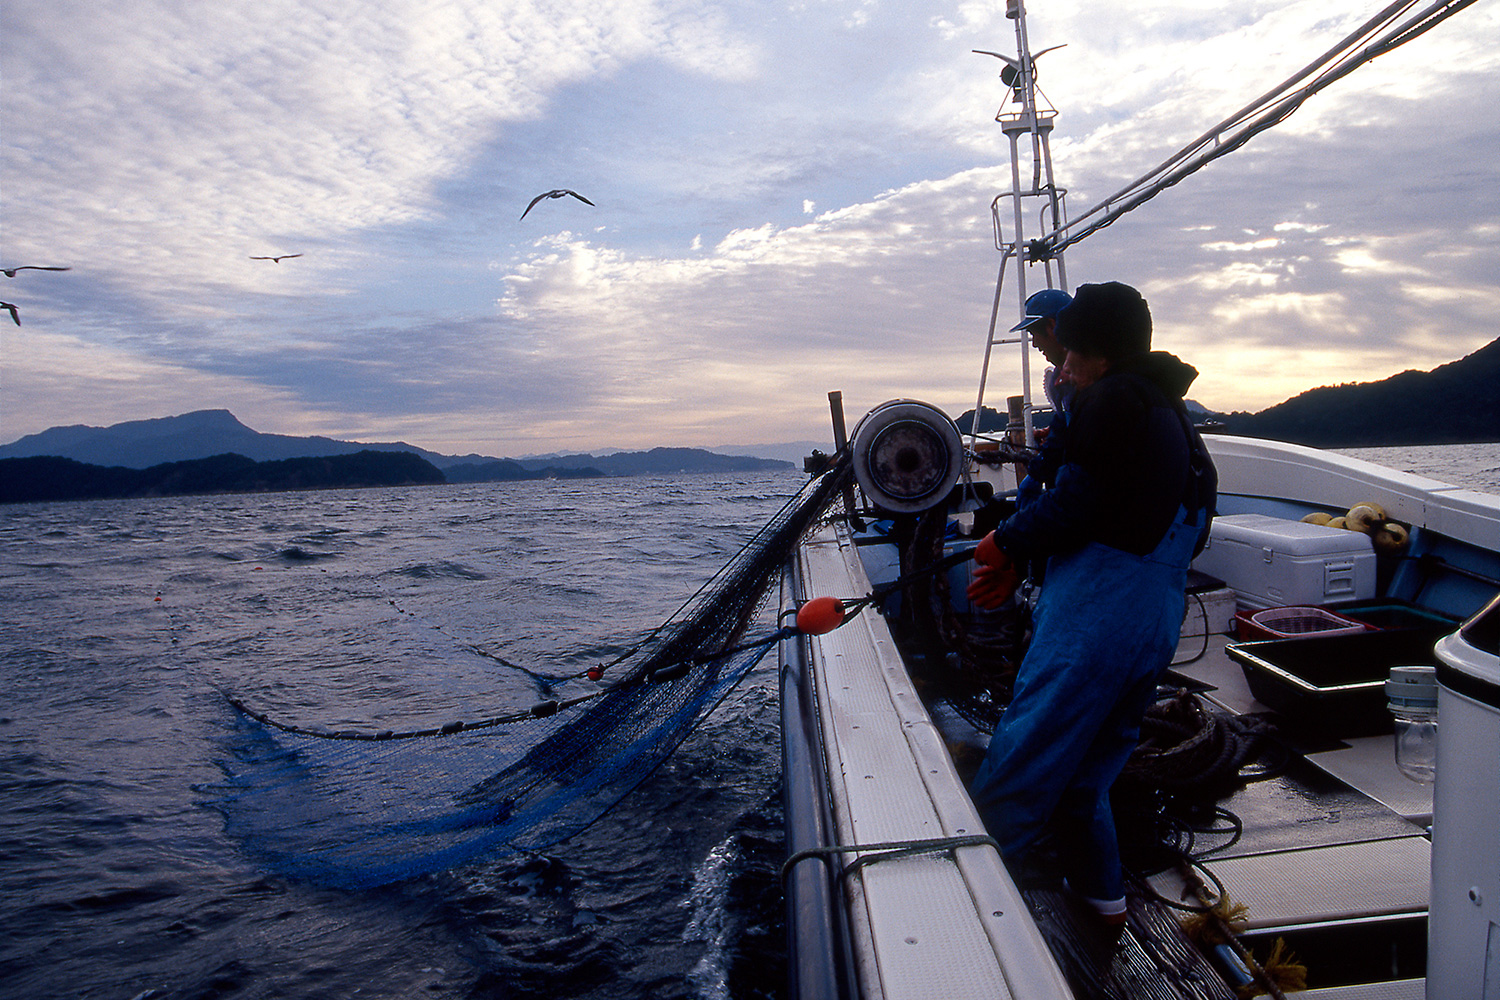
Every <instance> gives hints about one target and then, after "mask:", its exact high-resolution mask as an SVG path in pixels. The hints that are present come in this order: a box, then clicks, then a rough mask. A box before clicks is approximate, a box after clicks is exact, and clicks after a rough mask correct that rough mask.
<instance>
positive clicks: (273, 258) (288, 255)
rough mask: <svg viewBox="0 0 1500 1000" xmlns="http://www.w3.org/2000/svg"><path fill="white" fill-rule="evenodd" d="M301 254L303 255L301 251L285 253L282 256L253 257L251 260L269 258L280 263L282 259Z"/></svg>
mask: <svg viewBox="0 0 1500 1000" xmlns="http://www.w3.org/2000/svg"><path fill="white" fill-rule="evenodd" d="M301 256H302V255H301V254H300V253H284V254H282V255H281V256H280V257H251V258H250V259H251V260H269V261H271V262H273V263H276V264H280V263H281V262H282V261H284V260H287V259H288V258H291V257H301Z"/></svg>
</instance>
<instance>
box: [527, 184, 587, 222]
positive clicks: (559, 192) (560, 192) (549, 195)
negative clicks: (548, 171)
mask: <svg viewBox="0 0 1500 1000" xmlns="http://www.w3.org/2000/svg"><path fill="white" fill-rule="evenodd" d="M565 194H570V195H572V196H573V197H575V198H577V199H578V200H579V201H581V202H583V203H584V204H585V205H592V204H593V202H591V201H589V200H588V199H587V198H585V197H584V196H583V195H581V194H579V193H578V192H577V191H569V190H567V189H566V188H558V189H557V190H556V191H548V192H546V193H545V194H539V195H537V196H536V197H535V198H533V199H531V204H530V205H527V206H526V212H529V211H531V210H532V209H533V208H536V203H537V202H539V201H541V200H542V199H543V198H561V197H562V196H563V195H565ZM526 212H522V213H521V218H523V219H524V218H526Z"/></svg>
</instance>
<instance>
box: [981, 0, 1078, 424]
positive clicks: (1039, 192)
mask: <svg viewBox="0 0 1500 1000" xmlns="http://www.w3.org/2000/svg"><path fill="white" fill-rule="evenodd" d="M1005 16H1006V17H1008V18H1010V19H1011V20H1013V21H1015V24H1016V53H1017V58H1016V59H1011V58H1009V57H1008V56H1002V55H1000V54H999V53H998V52H983V51H982V50H979V49H975V50H974V51H975V52H979V53H980V54H981V55H990V56H995V57H996V58H998V59H1000V60H1002V61H1003V62H1004V63H1005V68H1004V69H1003V70H1002V71H1001V73H1000V79H1001V80H1002V81H1004V82H1005V83H1006V84H1007V85H1008V86H1009V87H1010V95H1009V96H1008V97H1007V98H1006V101H1005V103H1003V104H1002V105H1001V107H1000V110H999V111H997V112H996V113H995V121H997V122H999V123H1000V130H1001V131H1002V132H1003V133H1004V134H1005V136H1006V138H1007V139H1009V140H1010V179H1011V190H1010V193H1009V194H1008V195H1007V194H1000V195H997V196H996V197H995V200H994V201H993V202H991V203H990V213H991V215H992V216H993V217H994V222H995V248H996V249H997V250H999V251H1000V252H1001V254H1002V255H1003V256H1002V257H1001V259H1000V273H999V276H998V278H997V279H996V282H995V301H994V304H993V306H992V307H991V308H990V326H989V333H988V335H987V336H986V338H985V346H984V364H983V365H982V366H981V368H980V373H979V396H978V399H977V400H976V402H975V403H974V423H973V426H972V427H971V428H970V434H969V440H970V444H971V446H972V445H973V443H974V442H975V441H976V440H977V439H978V436H979V420H980V415H981V414H982V413H983V412H984V390H985V383H986V382H987V381H988V378H989V370H990V355H991V352H992V351H993V350H994V348H995V346H996V345H998V344H1020V345H1021V395H1022V407H1021V419H1022V425H1023V427H1024V431H1025V443H1026V445H1027V446H1028V447H1032V446H1035V444H1036V435H1035V432H1034V428H1033V425H1032V411H1033V410H1034V409H1035V407H1034V406H1033V405H1032V401H1031V336H1030V331H1029V330H1025V329H1022V330H1019V331H1017V333H1018V334H1019V336H1016V337H1011V336H1008V335H1006V336H1001V337H996V331H997V327H998V326H999V325H1000V324H999V316H1000V298H1001V294H1002V292H1003V290H1004V287H1005V268H1006V265H1007V264H1008V263H1010V262H1011V261H1014V262H1015V264H1016V288H1017V293H1018V294H1019V296H1020V316H1025V314H1026V299H1027V295H1028V292H1027V288H1026V267H1025V265H1026V264H1037V263H1040V264H1043V265H1044V267H1045V271H1046V282H1047V286H1048V287H1057V288H1061V289H1063V290H1065V291H1066V289H1067V284H1068V280H1067V270H1066V267H1065V265H1064V263H1063V257H1062V254H1061V253H1054V252H1053V251H1052V250H1051V247H1050V241H1048V240H1046V239H1044V238H1042V234H1046V233H1055V232H1056V231H1057V230H1058V229H1060V228H1061V227H1062V224H1063V221H1064V217H1065V212H1064V206H1063V199H1064V195H1065V192H1064V191H1061V190H1060V189H1059V188H1058V187H1057V184H1056V180H1055V177H1054V175H1053V172H1052V146H1051V136H1052V119H1053V118H1055V117H1056V116H1057V112H1056V111H1055V110H1054V109H1052V108H1051V107H1050V106H1046V107H1044V106H1041V105H1039V104H1038V102H1037V88H1036V57H1035V56H1033V55H1032V54H1031V45H1030V41H1029V40H1028V38H1027V34H1026V5H1025V0H1008V2H1007V4H1006V10H1005ZM1044 51H1048V52H1050V51H1051V50H1050V49H1047V50H1044ZM1038 54H1042V53H1038ZM1012 104H1014V105H1017V106H1018V107H1017V108H1010V105H1012ZM1023 137H1030V140H1031V150H1030V153H1031V156H1030V162H1031V177H1030V182H1029V184H1025V185H1023V184H1022V181H1021V140H1022V138H1023ZM1007 197H1009V198H1010V200H1011V216H1012V219H1011V225H1012V227H1013V231H1014V233H1015V239H1013V240H1010V241H1006V240H1005V238H1004V227H1003V226H1002V224H1001V221H1000V202H1001V200H1002V199H1004V198H1007ZM1036 199H1040V200H1041V201H1042V204H1041V206H1040V209H1039V218H1038V220H1037V221H1038V230H1037V232H1038V237H1037V238H1035V239H1031V240H1027V239H1026V238H1025V234H1026V224H1025V221H1026V220H1025V217H1026V211H1025V209H1026V203H1027V202H1030V201H1035V200H1036ZM1054 261H1055V262H1056V264H1057V275H1056V278H1057V284H1056V285H1055V286H1054V285H1053V284H1052V281H1053V273H1052V263H1053V262H1054ZM1018 318H1019V317H1018Z"/></svg>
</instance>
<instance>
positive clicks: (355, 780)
mask: <svg viewBox="0 0 1500 1000" xmlns="http://www.w3.org/2000/svg"><path fill="white" fill-rule="evenodd" d="M846 469H847V464H845V465H840V466H837V467H835V468H834V469H833V470H831V471H829V472H827V473H825V474H823V475H822V476H820V477H818V478H816V479H813V480H810V481H809V483H808V485H807V487H806V488H804V490H803V491H802V492H801V493H799V494H798V495H797V496H795V497H793V498H792V500H790V501H788V503H787V505H786V506H784V507H783V508H782V510H781V511H780V512H778V514H777V515H776V516H775V517H774V518H773V519H772V520H771V522H770V523H768V524H767V525H766V526H765V527H764V528H762V529H761V531H760V532H758V533H757V535H756V536H755V537H754V538H753V539H751V541H750V542H749V543H748V544H747V545H746V546H745V547H744V548H743V549H741V550H740V552H739V553H738V554H737V555H736V556H735V557H734V558H733V559H732V560H731V561H730V562H729V564H728V565H726V566H725V567H724V569H723V570H721V571H720V572H719V573H718V574H717V575H716V576H715V577H714V579H713V580H711V581H710V582H709V584H707V585H705V588H704V590H702V591H700V592H699V594H698V595H696V596H695V597H694V598H693V599H690V600H689V601H688V602H686V603H685V604H684V605H683V607H682V608H680V609H679V611H678V612H677V614H676V615H674V616H673V617H672V618H671V619H669V620H668V621H667V622H666V623H665V624H664V625H662V626H661V627H659V628H658V629H656V630H655V631H654V632H653V633H652V634H651V636H649V637H648V638H647V640H646V641H645V642H644V643H642V644H640V645H639V646H638V647H637V648H636V649H634V650H633V651H632V652H631V653H629V654H627V655H625V656H623V657H621V658H620V660H618V661H616V664H613V665H612V669H615V668H617V669H618V672H620V673H621V676H620V678H619V679H618V680H616V681H614V682H613V683H612V684H611V685H610V686H609V687H607V688H605V689H601V690H599V691H597V692H594V693H591V694H588V695H585V696H582V697H580V698H578V699H575V700H574V702H573V703H563V704H562V705H558V704H557V703H553V702H546V703H543V704H542V705H540V706H533V707H531V708H528V709H522V710H518V711H517V712H516V713H514V714H513V715H511V716H507V717H504V718H501V719H490V720H482V721H480V722H477V723H464V724H458V723H454V724H450V725H448V726H444V727H440V728H438V729H433V730H426V731H422V732H417V733H365V732H343V733H338V732H320V731H313V730H308V729H302V728H299V727H297V726H293V725H288V724H285V723H281V722H278V721H276V720H272V719H269V718H267V717H266V716H264V715H259V714H257V713H255V712H254V711H253V709H252V708H250V707H248V706H246V705H244V704H242V703H241V702H239V701H238V700H237V699H235V698H233V696H231V697H230V700H231V702H232V703H233V704H234V705H235V707H236V708H238V709H240V711H241V713H242V714H241V721H240V726H241V727H242V728H241V729H240V731H239V733H238V735H239V737H240V738H239V739H237V740H236V742H235V745H234V748H233V753H234V759H233V761H231V762H229V764H228V766H227V768H226V770H227V771H228V772H229V775H228V778H227V780H226V782H225V783H224V784H223V785H222V786H221V787H220V788H218V789H217V798H216V800H215V802H214V805H215V806H216V807H217V808H219V809H220V810H221V811H222V812H223V814H224V816H225V821H226V828H227V830H228V832H229V833H230V835H231V836H233V837H235V838H237V839H238V840H239V841H240V842H241V843H242V844H243V845H244V847H245V849H246V850H247V851H249V852H251V853H252V854H253V855H255V856H256V857H258V858H260V859H262V860H263V861H264V862H265V863H267V864H268V865H269V866H271V867H272V868H274V869H276V870H278V871H281V872H283V873H285V874H287V875H290V876H292V877H295V878H302V879H307V880H310V881H313V882H317V883H320V884H325V885H331V886H337V887H343V888H351V889H357V888H367V887H373V886H378V885H383V884H386V883H389V882H395V881H399V880H402V879H406V878H411V877H414V876H417V875H423V874H429V873H432V872H436V871H440V870H442V869H445V868H448V867H451V866H453V865H458V864H462V863H464V862H467V861H471V860H474V859H476V858H479V857H484V856H499V855H503V854H507V853H513V852H526V851H537V850H541V849H544V848H546V847H548V846H549V845H552V844H555V843H557V842H559V841H561V840H564V839H566V838H568V837H570V836H572V835H574V834H576V833H577V832H579V831H580V830H582V829H583V828H584V827H586V826H588V824H590V823H592V822H593V821H594V820H595V819H597V818H598V817H600V816H601V815H603V814H604V812H605V811H607V810H608V809H609V808H610V807H611V806H613V805H614V804H615V803H616V802H618V801H619V800H620V799H621V798H623V797H624V796H625V795H626V794H627V793H629V792H630V790H631V789H633V788H635V787H636V786H637V785H639V784H640V783H641V782H642V781H644V780H645V779H646V778H647V777H648V776H649V775H650V774H651V773H652V771H653V770H655V769H656V767H657V766H659V765H660V764H661V763H662V762H663V761H664V760H666V759H667V757H668V756H670V755H671V753H672V751H673V750H674V749H676V747H677V746H678V745H679V744H680V743H681V742H682V741H683V740H684V739H685V738H686V737H687V735H688V734H689V733H690V732H691V731H692V729H693V727H694V726H695V725H696V724H697V723H698V722H699V721H700V720H701V719H703V718H704V717H705V716H706V715H708V713H709V712H711V711H712V710H713V708H714V707H715V706H716V705H718V704H719V702H720V701H722V700H723V699H724V697H725V696H726V695H727V694H728V693H729V692H730V691H731V690H732V689H733V688H734V686H735V685H736V684H737V683H739V681H740V680H741V679H742V678H743V677H744V676H745V674H746V673H747V672H748V671H749V670H750V669H751V668H752V667H753V666H754V665H755V664H756V663H757V662H759V660H760V659H761V657H763V656H764V655H765V654H766V653H767V652H768V651H769V650H770V649H771V648H772V646H773V645H774V644H775V635H774V634H773V635H771V636H768V637H763V638H757V639H753V640H751V641H749V642H741V633H742V632H743V630H744V628H745V626H746V622H747V621H748V620H749V618H750V617H751V615H752V614H753V613H754V612H755V610H756V608H757V607H758V606H759V604H760V602H761V600H762V598H763V596H764V595H765V593H766V590H767V588H768V587H769V585H770V582H771V581H772V580H773V579H774V578H775V576H776V574H777V572H778V571H779V569H780V567H781V565H782V564H783V563H784V562H785V560H786V558H787V555H788V553H789V552H790V551H791V550H792V548H793V547H794V546H795V545H796V543H797V542H798V540H799V539H800V538H801V537H802V535H803V534H804V533H805V532H806V530H807V528H808V527H809V526H810V525H811V524H812V522H813V521H814V520H815V519H816V518H817V517H818V516H819V515H820V514H821V513H822V511H823V510H824V509H825V508H826V506H827V505H828V502H829V500H830V498H831V497H832V496H834V495H835V494H836V492H837V491H838V490H839V489H840V488H841V487H842V485H843V483H844V482H846V481H847V476H846Z"/></svg>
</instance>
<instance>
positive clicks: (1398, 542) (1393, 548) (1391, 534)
mask: <svg viewBox="0 0 1500 1000" xmlns="http://www.w3.org/2000/svg"><path fill="white" fill-rule="evenodd" d="M1410 540H1411V536H1410V535H1409V534H1408V533H1407V530H1406V528H1405V527H1403V526H1402V525H1400V524H1397V523H1396V522H1395V521H1387V522H1386V523H1384V524H1382V525H1381V526H1380V527H1379V528H1377V529H1375V532H1374V533H1373V534H1372V535H1371V536H1370V541H1371V542H1372V543H1373V544H1374V546H1375V551H1376V552H1379V553H1380V554H1381V555H1387V556H1393V555H1396V554H1398V553H1400V552H1401V551H1402V550H1404V549H1405V548H1406V543H1407V542H1408V541H1410Z"/></svg>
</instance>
